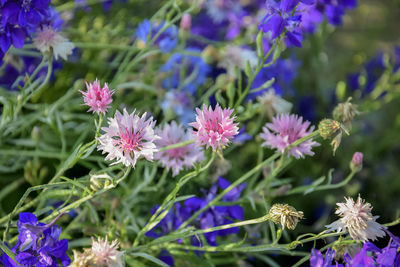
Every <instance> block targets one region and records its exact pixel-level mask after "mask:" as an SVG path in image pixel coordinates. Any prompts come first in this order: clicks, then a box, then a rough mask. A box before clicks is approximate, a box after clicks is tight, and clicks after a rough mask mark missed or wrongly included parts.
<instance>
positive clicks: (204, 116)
mask: <svg viewBox="0 0 400 267" xmlns="http://www.w3.org/2000/svg"><path fill="white" fill-rule="evenodd" d="M196 112H197V116H196V121H195V122H192V123H190V124H189V125H190V126H192V127H193V128H194V129H196V131H193V135H194V137H195V140H196V142H197V144H199V145H206V147H207V148H208V147H212V149H213V151H216V150H217V149H223V148H224V147H226V146H227V145H228V143H229V142H230V141H231V140H232V138H233V137H234V136H235V135H237V134H238V132H239V127H238V123H234V119H235V117H234V116H233V117H232V116H231V115H232V112H233V110H232V109H228V108H225V109H222V108H221V107H220V106H219V105H217V106H216V107H215V109H214V110H213V109H212V107H211V106H209V107H208V108H207V106H206V105H203V110H200V109H199V108H197V109H196Z"/></svg>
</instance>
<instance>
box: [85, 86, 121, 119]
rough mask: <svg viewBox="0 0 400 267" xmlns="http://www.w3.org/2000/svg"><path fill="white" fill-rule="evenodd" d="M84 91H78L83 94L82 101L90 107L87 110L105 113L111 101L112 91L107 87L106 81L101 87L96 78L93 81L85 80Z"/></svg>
mask: <svg viewBox="0 0 400 267" xmlns="http://www.w3.org/2000/svg"><path fill="white" fill-rule="evenodd" d="M86 89H87V91H86V92H83V91H79V92H81V93H82V95H83V101H85V104H86V105H87V106H89V107H90V109H89V110H88V112H89V111H93V113H94V112H97V114H99V113H103V115H104V114H105V113H106V111H107V109H108V108H110V106H109V105H110V103H111V102H112V97H111V96H112V95H113V93H114V91H112V90H110V89H108V85H107V83H105V84H104V87H103V88H101V86H100V82H99V81H98V80H97V79H96V80H95V81H94V82H93V83H87V82H86Z"/></svg>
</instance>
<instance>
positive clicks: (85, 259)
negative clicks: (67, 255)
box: [70, 249, 93, 267]
mask: <svg viewBox="0 0 400 267" xmlns="http://www.w3.org/2000/svg"><path fill="white" fill-rule="evenodd" d="M72 252H73V253H74V261H73V262H72V263H71V265H70V267H88V266H93V263H91V255H90V249H85V250H84V251H83V252H79V251H76V250H73V251H72Z"/></svg>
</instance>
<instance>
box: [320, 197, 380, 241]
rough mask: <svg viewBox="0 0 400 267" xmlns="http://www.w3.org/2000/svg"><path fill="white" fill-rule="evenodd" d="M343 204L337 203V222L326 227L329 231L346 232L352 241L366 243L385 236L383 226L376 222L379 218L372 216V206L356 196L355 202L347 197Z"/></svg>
mask: <svg viewBox="0 0 400 267" xmlns="http://www.w3.org/2000/svg"><path fill="white" fill-rule="evenodd" d="M345 200H346V202H345V203H337V204H336V205H337V206H338V208H337V209H336V212H335V213H336V214H338V215H339V217H341V218H340V219H339V220H337V221H335V222H333V223H331V224H329V225H326V227H327V228H328V229H329V231H337V232H340V231H342V230H346V229H347V231H348V232H349V234H350V236H351V238H353V239H354V240H361V241H362V242H366V241H368V240H375V239H376V238H377V237H383V236H385V234H386V233H385V231H384V229H385V226H383V225H380V224H379V223H377V222H376V219H377V218H379V216H372V213H371V210H372V206H371V204H369V203H368V202H365V201H364V200H363V199H362V198H361V197H360V195H358V199H357V202H354V200H353V199H352V198H351V197H349V198H345Z"/></svg>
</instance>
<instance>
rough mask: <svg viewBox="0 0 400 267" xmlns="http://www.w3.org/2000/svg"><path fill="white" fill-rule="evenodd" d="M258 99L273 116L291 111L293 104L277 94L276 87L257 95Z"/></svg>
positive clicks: (262, 106) (263, 107)
mask: <svg viewBox="0 0 400 267" xmlns="http://www.w3.org/2000/svg"><path fill="white" fill-rule="evenodd" d="M257 100H258V102H260V104H261V108H262V109H265V110H266V111H267V113H268V115H269V116H271V117H272V116H274V115H277V114H285V113H289V112H290V110H291V109H292V106H293V105H292V103H290V102H288V101H286V100H285V99H283V98H282V97H280V96H279V95H277V94H275V90H274V89H270V90H268V91H267V92H266V93H264V94H263V95H261V96H259V97H257Z"/></svg>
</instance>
